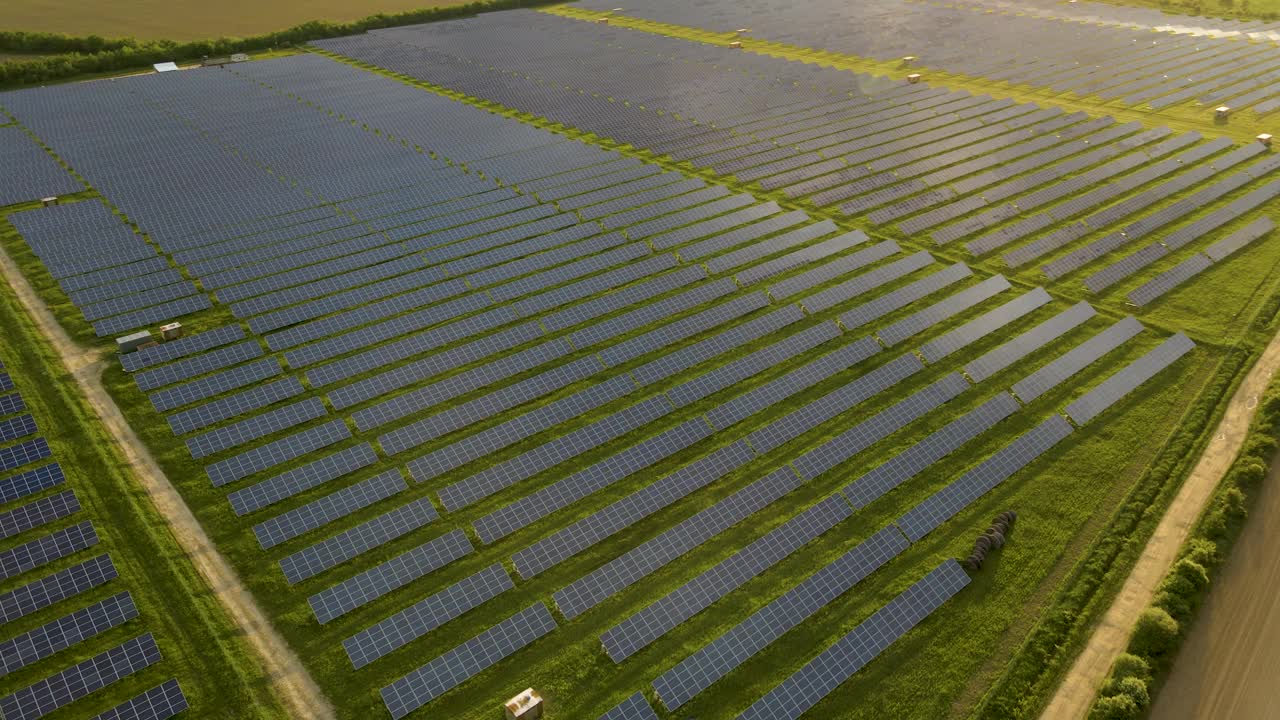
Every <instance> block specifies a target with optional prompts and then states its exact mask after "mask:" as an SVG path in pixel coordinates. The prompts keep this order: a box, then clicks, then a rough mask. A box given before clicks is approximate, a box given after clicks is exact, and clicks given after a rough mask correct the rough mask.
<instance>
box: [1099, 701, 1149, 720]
mask: <svg viewBox="0 0 1280 720" xmlns="http://www.w3.org/2000/svg"><path fill="white" fill-rule="evenodd" d="M1140 717H1142V708H1140V707H1138V703H1136V702H1134V700H1133V698H1131V697H1129V696H1128V695H1111V696H1109V697H1104V698H1102V699H1101V700H1099V701H1098V702H1096V703H1094V704H1093V709H1092V710H1090V711H1089V720H1137V718H1140Z"/></svg>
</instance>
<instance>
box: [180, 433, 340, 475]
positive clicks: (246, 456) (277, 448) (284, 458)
mask: <svg viewBox="0 0 1280 720" xmlns="http://www.w3.org/2000/svg"><path fill="white" fill-rule="evenodd" d="M349 437H351V431H350V430H349V429H347V425H346V423H344V422H343V421H341V420H334V421H332V422H328V423H325V424H324V425H317V426H316V427H313V428H308V429H306V430H303V431H302V432H298V433H294V434H293V435H289V436H287V437H284V438H281V439H279V440H275V441H272V442H269V443H267V444H266V445H262V446H260V447H256V448H254V449H252V450H247V451H245V452H243V453H240V454H239V455H233V456H232V457H229V458H227V459H226V460H219V461H218V462H216V463H214V464H212V465H207V466H205V472H206V473H208V474H209V479H210V480H211V481H212V482H213V486H214V487H222V486H223V485H226V484H228V483H232V482H235V481H236V480H240V479H242V478H245V477H248V476H250V475H253V474H254V473H257V472H261V471H263V470H266V469H267V468H269V467H273V466H275V465H279V464H280V463H284V462H288V461H290V460H294V459H296V458H299V457H302V456H303V455H306V454H307V453H310V452H313V451H315V450H319V449H320V448H322V447H328V446H329V445H332V444H334V443H337V442H341V441H343V440H346V439H347V438H349Z"/></svg>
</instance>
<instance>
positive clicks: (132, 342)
mask: <svg viewBox="0 0 1280 720" xmlns="http://www.w3.org/2000/svg"><path fill="white" fill-rule="evenodd" d="M149 342H151V333H150V332H148V331H146V330H140V331H138V332H136V333H134V334H132V335H125V336H124V337H118V338H116V350H118V351H119V352H120V354H121V355H124V354H126V353H131V352H133V351H134V350H137V349H138V348H139V347H142V346H143V345H145V344H147V343H149Z"/></svg>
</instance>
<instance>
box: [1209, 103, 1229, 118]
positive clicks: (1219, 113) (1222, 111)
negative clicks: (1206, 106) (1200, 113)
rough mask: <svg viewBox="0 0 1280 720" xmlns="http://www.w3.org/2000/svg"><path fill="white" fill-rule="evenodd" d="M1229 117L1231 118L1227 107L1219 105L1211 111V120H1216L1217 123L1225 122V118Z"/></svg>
mask: <svg viewBox="0 0 1280 720" xmlns="http://www.w3.org/2000/svg"><path fill="white" fill-rule="evenodd" d="M1230 116H1231V108H1229V107H1227V106H1226V105H1219V106H1218V107H1217V108H1216V109H1214V111H1213V119H1214V120H1217V121H1218V122H1226V120H1227V118H1228V117H1230Z"/></svg>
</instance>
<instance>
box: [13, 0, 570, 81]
mask: <svg viewBox="0 0 1280 720" xmlns="http://www.w3.org/2000/svg"><path fill="white" fill-rule="evenodd" d="M556 1H557V0H485V1H484V2H472V3H468V4H466V5H449V6H444V7H433V8H424V9H421V10H408V11H405V12H400V13H390V14H386V13H380V14H378V15H370V16H369V17H366V18H364V19H361V20H355V21H352V22H345V23H344V22H329V21H324V20H316V21H312V22H307V23H303V24H301V25H297V26H295V27H291V28H289V29H287V30H281V31H278V32H272V33H265V34H262V35H254V36H252V37H246V38H219V39H216V40H194V41H191V42H175V41H172V40H135V39H133V38H122V39H112V40H108V39H104V38H101V37H97V36H96V35H89V36H85V37H73V36H70V35H62V34H58V33H35V32H23V31H0V52H18V53H45V54H50V53H56V54H52V55H49V56H48V57H41V58H35V59H31V60H11V61H9V62H5V63H0V85H6V86H12V85H35V84H39V83H46V82H50V81H54V80H63V79H66V78H70V77H74V76H77V75H84V74H89V73H105V72H117V71H121V70H130V69H135V68H145V67H149V66H151V65H153V64H155V63H159V62H168V61H174V62H188V61H192V60H199V59H200V58H202V57H204V56H206V55H207V56H225V55H230V54H231V53H237V52H250V51H254V50H265V49H267V48H277V47H288V46H290V45H297V44H301V43H306V42H310V41H312V40H321V39H323V38H331V37H341V36H343V35H355V34H358V33H362V32H365V31H368V30H375V29H378V28H388V27H397V26H402V25H417V24H420V23H428V22H438V21H441V20H451V19H454V18H459V17H464V16H468V15H475V14H477V13H481V12H490V11H494V10H509V9H513V8H517V7H533V6H537V5H549V4H551V3H552V2H556Z"/></svg>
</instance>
